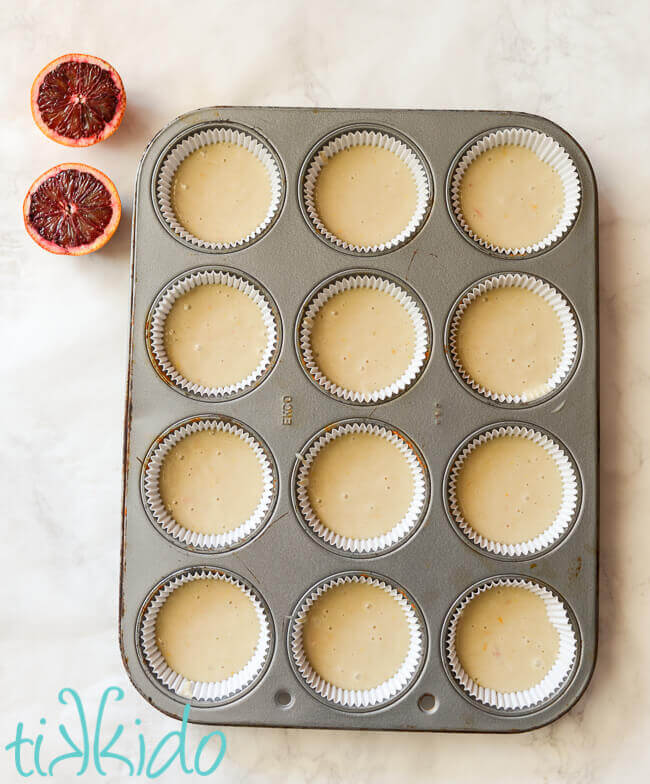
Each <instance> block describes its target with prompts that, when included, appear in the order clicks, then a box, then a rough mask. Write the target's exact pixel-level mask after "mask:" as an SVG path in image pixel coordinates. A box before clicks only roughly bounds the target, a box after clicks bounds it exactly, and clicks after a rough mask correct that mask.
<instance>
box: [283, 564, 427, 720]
mask: <svg viewBox="0 0 650 784" xmlns="http://www.w3.org/2000/svg"><path fill="white" fill-rule="evenodd" d="M344 583H367V584H368V585H374V586H377V587H379V588H382V589H383V590H384V591H386V592H387V593H389V594H390V595H391V596H392V597H393V598H394V599H395V600H396V601H397V602H398V603H399V605H400V607H401V608H402V610H403V611H404V615H405V616H406V619H407V623H408V626H409V635H410V646H409V650H408V653H407V655H406V658H405V659H404V661H403V662H402V664H401V666H400V668H399V669H398V671H397V672H396V673H395V674H394V675H393V676H392V677H391V678H389V679H388V680H386V681H384V682H383V683H381V684H380V685H379V686H376V687H374V688H372V689H342V688H340V687H338V686H334V685H333V684H332V683H329V682H328V681H326V680H325V679H324V678H322V677H321V676H320V675H319V674H318V673H317V672H316V671H315V670H314V669H313V667H312V666H311V664H310V663H309V659H308V658H307V654H306V653H305V649H304V646H303V641H302V633H303V627H304V623H305V620H306V619H307V615H308V613H309V610H310V609H311V607H312V606H313V604H314V603H315V602H316V600H317V599H318V598H319V597H320V596H322V595H323V594H324V593H325V592H326V591H329V590H330V589H331V588H334V587H336V586H339V585H343V584H344ZM290 646H291V654H292V656H293V660H294V664H295V665H296V667H297V669H298V672H299V673H300V675H301V676H302V678H303V680H304V681H305V683H306V684H307V686H308V687H309V688H310V689H311V690H312V691H314V692H315V693H316V694H318V695H319V696H321V697H323V698H324V699H326V700H327V701H328V702H331V703H333V704H335V705H339V706H341V707H344V708H357V709H364V708H365V709H367V708H374V707H380V706H381V705H382V704H384V703H386V702H388V701H390V700H392V699H393V698H394V697H395V696H396V695H398V694H400V693H401V692H403V691H404V690H405V689H406V688H407V687H408V686H409V685H410V684H411V682H412V680H413V679H414V677H415V675H416V674H417V672H418V670H419V667H420V664H421V662H422V658H423V656H424V631H423V627H422V623H421V622H420V619H419V618H418V616H417V615H416V613H415V611H414V610H413V607H412V606H411V604H410V603H409V601H408V600H407V599H406V598H405V597H404V595H403V594H402V593H401V592H400V591H398V590H397V589H396V588H394V587H393V586H392V585H390V584H389V583H387V582H384V581H383V580H380V579H378V578H376V577H370V576H367V575H356V574H355V575H342V576H340V577H335V578H332V579H331V580H329V581H328V582H325V583H323V584H322V585H320V586H318V587H317V588H315V589H314V590H313V591H312V592H311V593H310V594H309V596H308V597H307V598H306V599H304V600H303V601H302V603H301V605H300V608H299V609H298V610H297V612H296V614H295V617H294V620H293V621H292V626H291V632H290Z"/></svg>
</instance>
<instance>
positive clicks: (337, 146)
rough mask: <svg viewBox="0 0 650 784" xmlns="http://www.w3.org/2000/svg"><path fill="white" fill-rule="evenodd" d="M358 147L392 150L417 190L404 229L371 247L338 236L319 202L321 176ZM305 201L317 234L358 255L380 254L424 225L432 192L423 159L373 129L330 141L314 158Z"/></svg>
mask: <svg viewBox="0 0 650 784" xmlns="http://www.w3.org/2000/svg"><path fill="white" fill-rule="evenodd" d="M356 146H368V147H379V148H383V149H385V150H388V151H390V152H391V153H393V154H394V155H396V156H397V157H398V158H399V159H400V160H401V161H403V162H404V163H405V164H406V166H407V167H408V169H409V171H410V172H411V174H412V175H413V179H414V182H415V188H416V203H415V210H414V212H413V214H412V216H411V218H410V220H409V221H408V222H407V223H406V225H405V226H404V228H403V229H402V230H401V231H399V232H398V233H397V234H396V235H395V236H394V237H392V238H391V239H390V240H388V241H385V242H380V243H378V244H371V245H356V244H354V243H350V242H346V241H345V240H343V239H340V238H339V237H336V236H335V235H334V234H333V233H332V232H331V231H330V230H329V229H328V228H327V227H326V226H325V224H324V223H323V222H322V220H321V218H320V216H319V214H318V210H317V207H316V201H315V190H316V183H317V180H318V175H319V174H320V173H321V171H322V170H323V167H324V166H326V165H327V162H328V160H329V159H330V158H333V157H334V156H335V155H336V154H337V153H340V152H342V151H343V150H347V149H350V148H351V147H356ZM302 198H303V203H304V206H305V210H306V212H307V215H308V216H309V219H310V220H311V222H312V224H313V226H314V227H315V229H316V231H317V232H318V233H319V234H320V235H321V236H322V237H324V238H325V239H327V240H328V241H329V242H331V243H332V244H333V245H335V246H336V247H339V248H343V249H345V250H349V251H353V252H355V253H359V254H364V253H376V252H378V251H380V252H381V251H387V250H394V249H396V248H397V247H399V246H400V245H403V244H404V243H405V242H406V241H407V240H408V239H409V238H410V237H412V236H413V235H414V234H415V233H416V232H417V231H418V230H419V229H420V228H421V226H422V223H423V222H424V219H425V217H426V215H427V212H428V209H429V206H430V202H431V189H430V185H429V178H428V176H427V172H426V169H425V167H424V165H423V163H422V161H421V159H420V157H419V155H417V154H416V153H415V152H414V151H413V150H412V149H411V148H410V147H408V146H407V144H405V143H404V142H403V141H400V140H399V139H396V138H395V137H393V136H390V135H388V134H385V133H380V132H378V131H371V130H357V131H352V132H349V133H344V134H342V135H341V136H337V137H336V138H334V139H332V140H331V141H329V142H327V143H326V144H325V145H324V146H323V147H321V148H320V149H319V150H318V152H317V153H316V154H315V155H314V156H313V158H312V160H311V162H310V164H309V166H308V168H307V172H306V174H305V177H304V181H303V184H302Z"/></svg>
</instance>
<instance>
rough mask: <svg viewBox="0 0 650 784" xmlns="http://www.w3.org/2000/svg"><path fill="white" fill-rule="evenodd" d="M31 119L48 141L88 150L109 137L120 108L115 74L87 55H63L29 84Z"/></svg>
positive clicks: (121, 102) (119, 86)
mask: <svg viewBox="0 0 650 784" xmlns="http://www.w3.org/2000/svg"><path fill="white" fill-rule="evenodd" d="M31 104H32V114H33V115H34V120H35V121H36V124H37V125H38V127H39V128H40V129H41V131H43V133H44V134H45V135H46V136H48V137H49V138H50V139H53V140H54V141H55V142H58V143H59V144H66V145H68V147H88V146H89V145H91V144H96V143H97V142H101V141H102V139H106V138H108V137H109V136H110V135H111V134H113V133H115V131H116V130H117V128H118V126H119V124H120V123H121V122H122V117H123V115H124V109H125V108H126V93H125V92H124V85H123V84H122V80H121V79H120V75H119V74H118V72H117V71H116V70H115V69H114V68H113V66H111V65H110V64H109V63H107V62H106V61H105V60H100V58H99V57H93V56H92V55H88V54H64V55H62V56H61V57H57V58H56V60H52V62H51V63H49V64H48V65H46V66H45V68H43V70H42V71H41V72H40V73H39V74H38V76H37V77H36V79H34V84H33V85H32V93H31Z"/></svg>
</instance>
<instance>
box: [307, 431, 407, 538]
mask: <svg viewBox="0 0 650 784" xmlns="http://www.w3.org/2000/svg"><path fill="white" fill-rule="evenodd" d="M307 481H308V486H307V493H308V497H309V503H310V504H311V507H312V509H313V510H314V512H315V513H316V515H317V516H318V518H319V520H320V521H321V522H322V523H323V524H324V525H325V526H327V528H329V529H330V530H331V531H334V532H335V533H337V534H340V535H341V536H349V537H351V538H353V539H368V538H372V537H375V536H381V535H382V534H385V533H388V531H390V530H392V529H393V528H394V527H395V526H396V525H397V524H398V523H399V522H400V521H401V520H402V519H403V518H404V516H405V515H406V513H407V511H408V509H409V506H410V504H411V501H412V498H413V491H414V483H413V475H412V473H411V469H410V466H409V464H408V461H407V459H406V457H405V456H404V454H403V453H402V452H400V450H399V449H398V447H397V446H396V445H395V444H392V443H390V442H389V441H388V440H387V439H385V438H383V437H382V436H379V435H376V434H372V433H345V434H344V435H341V436H338V437H337V438H335V439H333V440H332V441H330V442H329V443H328V444H326V445H325V446H324V447H323V448H322V449H321V450H320V451H319V452H318V453H317V455H316V457H315V458H314V461H313V462H312V464H311V467H310V469H309V473H308V476H307Z"/></svg>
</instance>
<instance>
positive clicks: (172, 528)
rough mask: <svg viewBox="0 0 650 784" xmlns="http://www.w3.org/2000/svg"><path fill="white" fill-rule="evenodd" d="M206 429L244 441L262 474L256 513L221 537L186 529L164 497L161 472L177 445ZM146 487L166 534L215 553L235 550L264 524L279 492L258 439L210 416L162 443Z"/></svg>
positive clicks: (148, 467) (150, 462)
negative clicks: (231, 435) (161, 486)
mask: <svg viewBox="0 0 650 784" xmlns="http://www.w3.org/2000/svg"><path fill="white" fill-rule="evenodd" d="M204 430H214V431H216V432H223V433H232V434H233V435H235V436H237V437H238V438H241V440H242V441H243V442H244V443H245V444H247V445H248V446H249V447H250V448H251V450H252V451H253V452H254V454H255V457H256V458H257V460H258V462H259V465H260V469H261V471H262V495H261V497H260V500H259V503H258V505H257V507H256V508H255V510H254V512H253V513H252V514H251V516H250V517H249V518H248V519H247V520H245V521H244V522H242V523H241V525H238V526H237V527H236V528H233V529H232V530H231V531H225V532H224V533H220V534H203V533H198V532H197V531H191V530H189V529H187V528H185V527H184V526H182V525H181V524H180V523H178V522H177V521H176V520H175V519H174V517H173V515H172V514H171V512H170V511H169V510H168V509H167V507H166V506H165V505H164V503H163V500H162V498H161V497H160V471H161V469H162V466H163V463H164V461H165V458H166V457H167V455H168V454H169V453H170V451H171V450H172V449H173V448H174V446H175V445H176V444H178V443H179V442H180V441H182V440H183V439H184V438H186V437H187V436H189V435H190V434H191V433H199V432H201V431H204ZM142 487H143V492H144V499H145V503H146V505H147V507H148V509H149V511H150V513H151V516H152V517H153V519H154V520H155V522H156V523H157V524H158V525H159V526H160V527H161V528H162V530H163V531H165V532H166V533H167V534H169V535H170V536H173V537H174V539H176V540H178V541H179V542H181V543H182V544H184V545H188V546H191V547H200V548H202V549H215V550H223V549H225V548H230V547H235V546H236V545H237V544H238V543H239V542H241V541H242V540H244V539H248V537H249V536H250V535H251V534H252V533H254V532H255V531H256V530H257V529H258V528H259V527H260V525H262V524H263V522H264V520H265V518H266V516H267V514H268V511H269V509H270V508H271V505H272V503H273V498H274V493H275V481H274V476H273V468H272V466H271V462H270V460H269V456H268V453H267V451H266V450H265V449H264V448H263V447H262V445H261V444H260V443H259V441H258V440H257V438H255V437H254V436H252V435H251V434H250V433H249V432H247V431H246V430H244V429H243V428H242V427H240V426H239V425H236V424H234V423H233V422H230V421H227V420H223V419H219V418H218V417H209V416H208V417H204V418H195V419H194V420H193V421H191V422H188V423H186V424H183V425H181V426H179V427H177V428H174V430H172V431H171V432H170V433H168V434H167V435H166V436H165V437H164V438H163V439H162V440H161V441H160V442H159V443H158V445H157V446H156V448H155V449H154V450H153V452H152V453H151V454H150V455H149V457H148V458H147V460H146V462H145V465H144V467H143V482H142Z"/></svg>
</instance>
